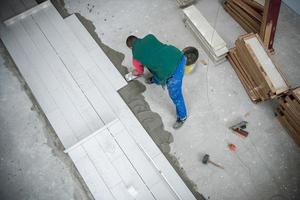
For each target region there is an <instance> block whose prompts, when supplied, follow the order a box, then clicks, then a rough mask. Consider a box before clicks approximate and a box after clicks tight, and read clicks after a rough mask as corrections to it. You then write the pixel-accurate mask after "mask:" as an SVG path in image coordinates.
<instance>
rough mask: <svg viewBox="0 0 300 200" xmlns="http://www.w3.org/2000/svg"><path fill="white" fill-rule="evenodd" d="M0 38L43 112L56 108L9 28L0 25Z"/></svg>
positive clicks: (46, 112) (49, 111)
mask: <svg viewBox="0 0 300 200" xmlns="http://www.w3.org/2000/svg"><path fill="white" fill-rule="evenodd" d="M0 34H1V39H2V41H3V43H4V45H5V47H6V48H7V50H8V52H9V53H10V55H11V56H12V58H13V60H14V62H15V63H16V65H17V67H18V69H19V70H20V72H21V74H22V76H23V77H24V79H25V81H26V83H27V84H28V86H29V88H30V89H31V91H32V93H33V94H34V96H35V98H36V99H37V101H38V103H39V105H40V106H41V107H42V109H43V111H44V113H45V114H48V113H51V112H52V111H54V110H57V105H56V104H55V102H54V100H53V98H52V96H51V95H50V93H49V91H48V90H47V89H46V86H45V85H44V83H43V81H42V80H41V78H40V77H39V76H38V74H37V73H36V72H35V71H32V70H31V69H32V66H31V63H30V62H29V60H28V58H27V55H26V54H25V51H24V49H23V48H22V47H21V46H20V45H19V44H18V42H17V40H16V39H15V38H14V37H13V33H12V31H11V30H10V29H8V28H5V27H4V26H0Z"/></svg>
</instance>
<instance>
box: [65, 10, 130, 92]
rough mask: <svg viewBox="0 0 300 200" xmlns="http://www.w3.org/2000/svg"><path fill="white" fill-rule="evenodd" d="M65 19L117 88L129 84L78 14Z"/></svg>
mask: <svg viewBox="0 0 300 200" xmlns="http://www.w3.org/2000/svg"><path fill="white" fill-rule="evenodd" d="M64 21H65V22H66V24H67V25H68V26H69V27H70V29H71V30H72V31H73V33H74V34H75V36H76V37H77V38H78V40H79V41H80V43H81V44H82V46H83V47H84V48H85V49H86V51H87V52H88V53H89V55H90V57H91V58H92V59H93V60H94V62H95V63H96V64H97V66H98V67H99V68H100V69H101V71H102V72H103V73H104V74H105V76H106V77H107V79H109V80H110V82H111V84H112V85H113V87H114V88H115V90H119V89H120V88H122V87H124V86H125V85H127V82H126V81H125V80H124V78H123V77H122V75H121V74H120V72H119V71H118V70H117V69H116V67H115V66H114V65H113V64H112V62H111V61H110V60H109V59H108V57H107V56H106V54H105V53H104V52H103V50H102V49H101V48H100V47H99V46H98V44H97V43H96V42H95V40H94V39H93V38H92V36H91V35H90V34H89V32H88V31H87V30H86V29H85V27H84V26H83V25H82V24H81V23H80V21H79V20H78V18H77V17H76V15H74V14H73V15H70V16H69V17H67V18H65V19H64Z"/></svg>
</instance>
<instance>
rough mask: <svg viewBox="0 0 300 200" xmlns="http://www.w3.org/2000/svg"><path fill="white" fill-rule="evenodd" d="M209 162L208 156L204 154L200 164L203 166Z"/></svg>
mask: <svg viewBox="0 0 300 200" xmlns="http://www.w3.org/2000/svg"><path fill="white" fill-rule="evenodd" d="M208 161H209V155H208V154H205V155H204V157H203V158H202V163H203V164H207V163H208Z"/></svg>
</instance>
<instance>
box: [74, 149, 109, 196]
mask: <svg viewBox="0 0 300 200" xmlns="http://www.w3.org/2000/svg"><path fill="white" fill-rule="evenodd" d="M79 148H82V147H79ZM81 152H84V150H81ZM85 154H86V153H85ZM75 157H76V156H75ZM71 158H73V157H72V156H71ZM73 161H74V160H73ZM74 164H75V166H76V168H77V169H78V171H79V173H80V174H81V176H82V178H83V180H84V182H85V183H86V184H87V186H88V188H89V190H90V192H91V193H92V195H93V197H94V198H95V199H96V200H98V199H99V200H101V199H105V200H115V198H114V197H113V195H112V193H111V192H110V190H109V189H108V188H107V186H106V185H105V183H104V181H103V180H102V178H101V177H100V175H99V174H98V172H97V170H96V168H95V166H94V165H93V164H92V162H91V160H90V159H89V158H88V157H87V155H85V156H84V157H82V158H81V159H80V160H78V161H76V162H75V161H74Z"/></svg>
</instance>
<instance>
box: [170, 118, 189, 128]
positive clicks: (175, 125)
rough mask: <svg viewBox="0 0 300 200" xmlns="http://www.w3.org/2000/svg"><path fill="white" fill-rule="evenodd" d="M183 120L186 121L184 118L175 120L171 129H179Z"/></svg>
mask: <svg viewBox="0 0 300 200" xmlns="http://www.w3.org/2000/svg"><path fill="white" fill-rule="evenodd" d="M185 120H186V118H184V119H180V118H177V120H176V122H175V123H174V125H173V128H174V129H179V128H180V127H182V125H183V124H184V122H185Z"/></svg>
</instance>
